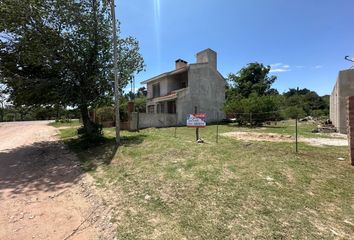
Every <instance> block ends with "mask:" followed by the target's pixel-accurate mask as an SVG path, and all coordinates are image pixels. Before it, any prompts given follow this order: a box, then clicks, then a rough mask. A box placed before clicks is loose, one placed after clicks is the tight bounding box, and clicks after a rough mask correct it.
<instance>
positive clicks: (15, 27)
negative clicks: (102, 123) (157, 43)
mask: <svg viewBox="0 0 354 240" xmlns="http://www.w3.org/2000/svg"><path fill="white" fill-rule="evenodd" d="M111 24H112V22H111V18H110V14H109V11H108V9H107V8H106V5H105V4H104V1H103V0H81V1H75V0H3V1H1V2H0V34H1V35H0V36H1V37H0V75H1V77H2V79H3V82H4V83H5V84H6V85H7V88H8V93H9V94H10V100H11V101H12V102H13V103H14V104H15V105H18V106H22V105H61V106H72V107H78V108H79V109H80V112H81V118H82V120H83V124H84V128H83V132H85V133H88V134H91V133H95V131H96V129H97V128H96V126H95V124H93V123H92V121H91V120H90V118H89V115H88V110H89V108H90V107H95V106H97V105H99V104H100V103H101V102H104V101H107V99H110V98H112V96H113V74H112V70H111V69H112V65H113V62H112V59H113V58H112V47H111V43H112V39H111V30H112V26H111ZM118 44H119V49H120V57H119V59H120V61H119V62H118V66H119V68H118V69H119V74H120V80H121V81H120V91H122V89H123V88H124V87H125V86H126V85H127V84H128V82H129V81H130V80H131V79H132V77H133V76H134V74H135V73H137V72H139V71H141V70H143V68H144V63H143V59H142V57H141V55H140V54H139V45H138V42H137V41H136V40H135V39H134V38H132V37H127V38H120V39H119V40H118Z"/></svg>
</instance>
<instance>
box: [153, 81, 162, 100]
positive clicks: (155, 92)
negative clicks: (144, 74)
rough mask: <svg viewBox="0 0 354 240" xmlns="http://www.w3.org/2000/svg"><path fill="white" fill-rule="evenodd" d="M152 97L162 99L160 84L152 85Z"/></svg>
mask: <svg viewBox="0 0 354 240" xmlns="http://www.w3.org/2000/svg"><path fill="white" fill-rule="evenodd" d="M152 97H153V98H156V97H160V83H156V84H154V85H152Z"/></svg>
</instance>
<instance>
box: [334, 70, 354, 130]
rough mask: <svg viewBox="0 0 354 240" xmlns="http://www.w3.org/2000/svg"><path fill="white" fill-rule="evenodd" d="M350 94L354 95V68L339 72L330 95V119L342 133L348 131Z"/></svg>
mask: <svg viewBox="0 0 354 240" xmlns="http://www.w3.org/2000/svg"><path fill="white" fill-rule="evenodd" d="M348 96H354V69H349V70H343V71H340V72H339V74H338V78H337V82H336V84H335V86H334V88H333V91H332V94H331V97H330V119H331V121H332V123H333V125H334V126H335V127H336V128H337V130H338V132H340V133H347V97H348Z"/></svg>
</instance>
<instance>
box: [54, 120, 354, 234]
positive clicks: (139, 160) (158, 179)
mask: <svg viewBox="0 0 354 240" xmlns="http://www.w3.org/2000/svg"><path fill="white" fill-rule="evenodd" d="M283 124H284V125H283V126H276V127H275V126H271V127H267V128H255V129H247V128H238V127H235V126H232V125H223V126H219V130H220V133H225V132H232V131H242V132H244V131H253V132H269V133H270V132H273V133H281V134H293V131H292V130H291V129H293V128H292V127H291V126H288V125H286V123H283ZM312 128H313V126H309V125H308V124H302V125H300V135H301V136H302V137H318V135H316V134H313V133H311V132H310V130H311V129H312ZM215 132H216V126H208V127H207V128H206V129H202V130H201V131H200V133H201V136H202V138H203V139H204V140H205V143H204V144H196V143H195V135H194V130H193V129H188V128H184V127H181V128H177V131H176V137H175V129H174V128H166V129H145V130H142V131H140V132H136V133H129V132H123V133H122V135H123V137H122V140H123V141H122V145H121V146H120V147H119V148H118V149H116V148H115V147H114V139H113V136H114V130H113V129H105V136H106V140H105V141H103V142H102V143H101V145H98V146H95V147H91V148H89V149H88V150H84V149H82V148H81V143H80V141H79V140H78V139H75V130H74V129H71V128H66V129H62V130H61V135H62V137H63V138H65V139H66V140H65V141H66V142H67V144H68V145H69V146H70V147H71V148H72V149H73V150H75V151H76V152H77V154H78V156H79V158H80V159H81V160H82V162H83V164H82V166H83V168H84V169H86V170H88V171H90V173H91V174H92V176H93V177H94V179H95V182H96V186H98V187H99V188H101V189H102V190H103V191H102V192H104V193H105V194H104V195H103V197H104V199H105V201H106V202H107V204H109V205H110V206H112V207H113V208H114V209H115V217H114V219H113V221H114V222H115V223H116V225H117V226H118V228H117V237H118V239H236V238H246V239H249V238H262V239H269V238H276V239H294V238H295V239H299V238H300V239H303V238H307V239H319V238H322V239H323V238H327V239H333V238H335V239H336V238H337V239H350V238H353V236H354V195H353V192H354V185H353V182H354V174H353V171H354V169H353V167H351V166H350V164H349V160H348V158H347V155H348V153H347V147H340V146H325V145H324V146H311V145H308V144H305V143H300V145H299V153H298V154H296V153H295V152H294V149H295V146H294V144H293V143H292V142H259V141H247V142H246V141H242V140H237V139H234V138H230V137H224V136H220V137H219V143H216V142H215V140H216V139H215ZM72 137H74V138H72ZM321 137H329V135H325V136H321ZM338 158H344V161H341V160H339V159H338Z"/></svg>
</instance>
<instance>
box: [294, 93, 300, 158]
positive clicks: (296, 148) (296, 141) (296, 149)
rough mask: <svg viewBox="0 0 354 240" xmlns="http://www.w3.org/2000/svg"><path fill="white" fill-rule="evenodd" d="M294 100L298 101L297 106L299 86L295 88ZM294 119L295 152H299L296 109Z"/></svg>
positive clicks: (297, 113)
mask: <svg viewBox="0 0 354 240" xmlns="http://www.w3.org/2000/svg"><path fill="white" fill-rule="evenodd" d="M296 97H297V99H296V101H297V102H298V106H299V87H297V88H296ZM296 111H297V112H296V119H295V151H296V153H298V152H299V148H298V132H297V122H298V118H299V112H298V110H296Z"/></svg>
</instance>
